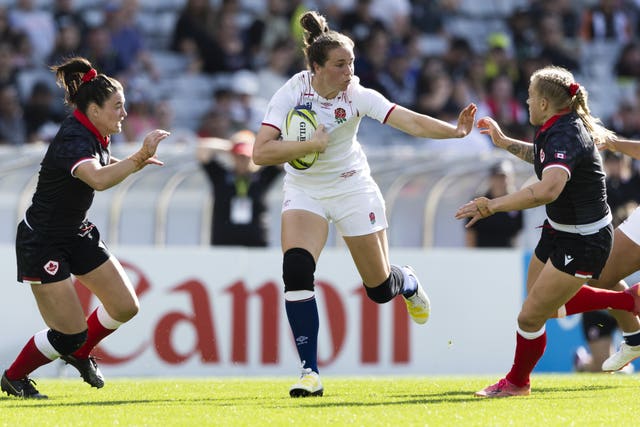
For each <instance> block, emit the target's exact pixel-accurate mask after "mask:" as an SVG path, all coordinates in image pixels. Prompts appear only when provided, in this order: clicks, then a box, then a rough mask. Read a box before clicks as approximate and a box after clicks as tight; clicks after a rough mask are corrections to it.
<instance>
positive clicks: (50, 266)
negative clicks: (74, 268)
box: [44, 260, 60, 276]
mask: <svg viewBox="0 0 640 427" xmlns="http://www.w3.org/2000/svg"><path fill="white" fill-rule="evenodd" d="M59 267H60V264H59V263H58V261H53V260H50V261H47V263H46V264H45V265H44V271H46V272H47V273H48V274H50V275H51V276H55V275H56V273H57V272H58V268H59Z"/></svg>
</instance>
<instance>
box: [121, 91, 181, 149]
mask: <svg viewBox="0 0 640 427" xmlns="http://www.w3.org/2000/svg"><path fill="white" fill-rule="evenodd" d="M127 104H128V107H129V108H128V109H127V120H126V121H125V122H124V123H123V124H122V135H123V137H124V142H138V141H141V140H142V138H144V136H145V135H146V134H147V133H149V132H150V131H152V130H153V129H165V130H167V131H169V130H170V129H169V128H165V127H162V128H161V127H160V124H159V122H158V120H157V118H156V115H155V108H154V107H155V105H154V103H153V101H152V100H151V99H150V98H149V96H148V95H146V94H145V93H144V92H142V91H141V90H134V91H133V93H130V94H129V98H128V99H127Z"/></svg>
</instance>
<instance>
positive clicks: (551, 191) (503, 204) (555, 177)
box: [455, 168, 569, 228]
mask: <svg viewBox="0 0 640 427" xmlns="http://www.w3.org/2000/svg"><path fill="white" fill-rule="evenodd" d="M568 178H569V176H568V174H567V172H566V171H565V170H564V169H561V168H548V169H546V170H545V171H544V172H543V174H542V180H541V181H538V182H536V183H535V184H531V185H529V186H527V187H525V188H523V189H522V190H519V191H516V192H515V193H510V194H507V195H504V196H501V197H496V198H495V199H488V198H486V197H478V198H476V199H473V200H472V201H470V202H468V203H466V204H465V205H463V206H461V207H460V208H458V210H457V212H456V214H455V217H456V219H463V218H471V220H470V221H469V222H468V223H467V224H466V225H465V227H466V228H469V227H471V226H472V225H473V224H475V223H476V222H478V220H480V219H482V218H486V217H488V216H491V215H493V214H494V213H496V212H509V211H515V210H523V209H529V208H535V207H537V206H542V205H546V204H549V203H551V202H553V201H554V200H555V199H557V198H558V196H559V195H560V193H562V190H563V189H564V187H565V185H566V183H567V179H568Z"/></svg>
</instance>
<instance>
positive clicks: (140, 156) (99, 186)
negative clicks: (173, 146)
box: [73, 129, 169, 191]
mask: <svg viewBox="0 0 640 427" xmlns="http://www.w3.org/2000/svg"><path fill="white" fill-rule="evenodd" d="M167 136H169V132H167V131H164V130H161V129H156V130H153V131H151V132H149V133H148V134H147V136H146V137H145V138H144V141H143V144H142V147H140V149H139V150H138V151H137V152H135V153H134V154H132V155H131V156H129V157H127V158H126V159H124V160H119V161H117V162H110V163H109V164H108V165H106V166H102V165H100V163H99V162H98V160H95V159H94V160H91V161H89V162H84V163H81V164H80V165H79V166H78V167H77V168H76V169H75V171H74V172H73V173H74V175H75V176H76V177H78V178H79V179H80V180H82V181H83V182H85V183H86V184H87V185H89V186H90V187H91V188H93V189H94V190H96V191H102V190H106V189H108V188H111V187H113V186H114V185H117V184H119V183H120V182H122V180H124V179H125V178H126V177H128V176H129V175H131V174H132V173H135V172H137V171H139V170H140V169H142V168H143V167H145V166H147V165H158V166H162V165H163V163H162V162H161V161H160V160H158V158H157V157H156V150H157V148H158V144H159V143H160V141H162V140H163V139H165V138H166V137H167Z"/></svg>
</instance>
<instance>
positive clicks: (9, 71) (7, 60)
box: [0, 40, 18, 86]
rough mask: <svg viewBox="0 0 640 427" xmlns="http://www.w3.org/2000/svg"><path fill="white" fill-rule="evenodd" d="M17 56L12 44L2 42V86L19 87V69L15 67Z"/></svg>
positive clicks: (0, 53) (0, 55)
mask: <svg viewBox="0 0 640 427" xmlns="http://www.w3.org/2000/svg"><path fill="white" fill-rule="evenodd" d="M14 60H15V55H14V51H13V48H12V46H11V44H10V43H9V42H7V41H5V40H1V41H0V86H6V85H14V86H15V85H17V84H18V69H17V67H16V66H15V62H14Z"/></svg>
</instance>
